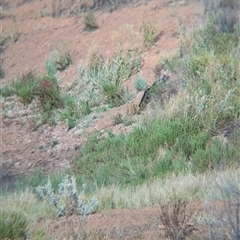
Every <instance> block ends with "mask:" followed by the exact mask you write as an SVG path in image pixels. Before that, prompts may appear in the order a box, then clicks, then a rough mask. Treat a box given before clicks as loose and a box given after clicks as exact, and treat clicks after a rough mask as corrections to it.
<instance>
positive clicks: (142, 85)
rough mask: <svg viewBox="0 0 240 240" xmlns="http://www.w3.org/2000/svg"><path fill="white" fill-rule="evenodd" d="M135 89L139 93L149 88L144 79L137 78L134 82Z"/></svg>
mask: <svg viewBox="0 0 240 240" xmlns="http://www.w3.org/2000/svg"><path fill="white" fill-rule="evenodd" d="M134 87H135V89H136V90H137V91H143V90H145V89H146V88H147V82H146V80H145V79H144V78H141V77H137V78H136V79H135V80H134Z"/></svg>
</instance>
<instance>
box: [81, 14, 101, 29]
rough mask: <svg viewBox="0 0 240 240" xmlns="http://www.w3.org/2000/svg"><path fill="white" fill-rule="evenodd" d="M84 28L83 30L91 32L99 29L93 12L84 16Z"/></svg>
mask: <svg viewBox="0 0 240 240" xmlns="http://www.w3.org/2000/svg"><path fill="white" fill-rule="evenodd" d="M84 26H85V30H87V31H92V30H95V29H97V28H99V26H98V23H97V19H96V17H95V15H94V13H93V12H88V13H86V14H85V16H84Z"/></svg>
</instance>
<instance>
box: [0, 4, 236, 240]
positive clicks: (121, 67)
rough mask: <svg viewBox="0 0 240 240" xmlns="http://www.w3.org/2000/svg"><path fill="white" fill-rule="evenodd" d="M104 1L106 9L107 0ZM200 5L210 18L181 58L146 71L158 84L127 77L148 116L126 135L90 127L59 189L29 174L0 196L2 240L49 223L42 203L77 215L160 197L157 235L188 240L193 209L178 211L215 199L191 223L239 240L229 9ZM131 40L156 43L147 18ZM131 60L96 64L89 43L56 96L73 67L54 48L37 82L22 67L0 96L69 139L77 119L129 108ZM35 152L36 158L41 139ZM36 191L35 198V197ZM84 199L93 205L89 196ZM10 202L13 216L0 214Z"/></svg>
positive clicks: (136, 63) (53, 180)
mask: <svg viewBox="0 0 240 240" xmlns="http://www.w3.org/2000/svg"><path fill="white" fill-rule="evenodd" d="M73 2H74V1H73ZM175 2H176V1H175ZM60 3H61V4H62V3H63V2H62V1H61V2H60ZM75 3H76V2H75ZM111 3H112V4H113V6H115V3H116V1H111ZM185 3H186V4H187V3H188V1H185ZM210 3H211V4H210ZM86 4H90V3H86ZM104 4H109V1H92V7H90V8H99V7H101V6H103V5H104ZM204 4H205V13H206V17H207V15H208V17H207V19H208V20H207V24H206V26H205V27H204V28H202V29H199V30H196V31H194V32H193V33H192V34H191V35H189V36H187V37H186V38H185V39H184V42H183V43H182V47H181V53H180V54H176V55H175V56H173V57H168V58H165V59H164V58H163V59H161V60H160V61H159V62H158V63H157V65H156V66H155V68H154V70H153V71H154V74H155V78H156V83H154V84H153V85H152V86H151V87H148V86H147V83H146V81H145V80H144V79H143V78H140V77H137V78H135V82H134V87H135V89H136V90H137V91H143V90H146V89H148V90H149V94H150V95H151V100H152V101H155V102H154V104H155V105H154V109H152V108H151V107H152V105H153V104H152V105H151V106H150V109H149V110H148V112H147V111H146V112H147V113H146V115H144V116H142V117H141V118H137V121H136V124H135V126H133V127H132V130H131V132H128V133H122V134H119V135H117V134H114V133H112V132H111V131H108V132H106V131H105V132H102V131H101V132H97V131H96V132H93V133H91V134H90V135H88V136H87V138H88V139H87V141H86V142H85V144H84V145H82V142H81V151H80V152H79V155H78V156H77V157H76V159H75V162H71V164H73V165H74V167H73V168H71V169H68V170H67V171H66V172H67V173H69V174H72V175H74V176H76V178H75V177H69V175H68V176H66V177H65V178H64V179H63V181H62V182H61V183H60V179H62V175H63V173H61V174H60V175H59V176H55V175H52V174H50V176H49V179H48V182H47V183H46V178H47V176H45V175H44V174H43V172H41V171H39V172H34V173H33V174H32V175H30V176H27V177H23V178H22V179H19V182H18V183H17V188H18V189H17V190H16V192H15V193H6V195H3V196H0V198H1V203H2V206H1V212H2V216H1V219H0V221H1V223H0V234H1V237H2V236H3V238H4V239H21V238H26V234H27V233H28V227H29V226H30V225H29V222H33V224H35V222H36V220H38V221H39V219H40V221H41V218H43V220H42V221H44V220H45V218H48V217H53V216H55V215H54V211H53V210H52V208H51V206H54V207H55V208H56V209H57V210H58V216H64V217H69V216H71V215H74V214H76V215H81V216H82V215H83V216H86V215H88V214H91V213H93V212H94V211H95V210H97V211H98V210H106V209H113V208H131V207H134V208H136V207H140V206H151V205H153V204H156V203H159V199H160V198H161V204H162V206H161V207H160V208H161V211H160V216H159V218H160V220H161V224H163V226H164V229H165V233H166V236H165V237H166V238H169V239H178V240H180V239H185V238H186V237H192V236H191V234H192V233H193V230H194V225H193V224H192V222H191V220H192V214H193V212H192V209H189V208H188V207H187V206H188V205H187V203H188V201H191V200H199V201H209V200H210V201H214V200H221V201H222V203H223V205H222V206H223V208H222V209H221V211H216V212H213V215H211V216H209V215H208V216H207V218H206V219H205V218H204V217H202V216H201V220H202V219H204V221H202V222H201V224H202V225H201V227H202V228H203V229H204V228H206V229H207V230H208V231H205V233H206V232H207V234H208V236H206V239H207V238H208V239H220V240H221V239H226V238H229V239H234V240H235V239H239V238H240V229H239V226H240V225H239V222H240V220H239V214H240V207H239V206H240V202H239V201H240V193H239V167H240V165H239V159H240V152H239V147H240V138H239V132H240V102H239V96H240V83H239V78H240V72H239V59H240V51H239V50H240V47H239V35H238V34H239V32H238V30H236V29H237V26H238V24H239V19H237V18H236V13H239V3H238V2H237V1H235V0H230V1H225V0H219V1H217V0H216V1H208V0H206V1H204ZM75 6H76V5H73V6H72V9H70V10H69V11H70V12H71V11H72V12H71V13H75V12H73V11H76V12H79V11H82V10H83V9H76V10H74V7H75ZM172 6H173V5H172ZM209 6H210V7H209ZM61 7H62V6H61ZM174 7H175V5H174ZM90 8H89V7H86V9H90ZM174 11H175V10H174ZM208 13H209V14H208ZM89 14H90V15H91V14H93V13H92V12H91V13H90V12H88V13H87V14H86V15H85V18H84V21H85V27H86V29H88V30H90V29H95V28H97V27H98V24H97V22H96V19H95V17H94V15H91V16H90V17H89V16H88V15H89ZM108 14H109V13H108ZM86 16H88V17H86ZM86 19H87V20H86ZM140 32H141V34H142V36H143V43H144V47H146V48H145V49H144V50H146V51H147V48H148V47H150V46H151V45H153V44H154V41H155V34H156V28H155V26H154V25H153V24H152V23H151V22H147V21H143V22H142V25H141V29H140ZM87 35H89V34H87ZM12 39H13V40H14V39H15V38H14V37H13V38H12ZM16 41H17V40H16ZM1 43H2V42H1ZM141 53H142V52H141V50H138V49H133V50H124V49H123V48H121V49H119V51H117V52H116V53H115V55H114V56H113V57H112V59H109V60H106V59H103V57H102V55H101V52H100V50H99V48H98V47H96V46H92V48H91V49H90V51H89V55H88V59H87V64H86V67H83V66H84V65H81V66H79V69H78V77H77V79H76V80H75V82H74V83H73V85H72V86H70V87H69V89H67V90H66V89H64V88H60V86H59V80H58V78H57V73H58V71H63V70H64V69H66V68H67V67H68V66H69V65H70V64H71V62H72V57H71V54H70V50H69V48H68V45H61V47H58V48H57V47H56V51H55V52H54V53H53V54H52V55H51V57H50V58H48V59H47V60H46V62H45V64H46V71H47V73H46V74H43V75H40V76H39V75H36V74H35V73H34V72H32V71H27V72H26V73H24V74H22V75H20V76H19V77H18V78H17V79H16V80H14V81H12V83H10V84H8V85H5V86H4V87H2V88H1V91H0V92H1V96H3V97H5V98H7V97H9V96H12V95H17V96H18V97H19V98H20V99H21V101H22V102H23V103H24V104H25V105H29V104H31V103H32V102H34V103H35V102H36V103H37V105H39V106H40V113H39V114H38V115H37V117H39V116H40V117H39V119H38V120H39V123H40V124H42V123H49V124H55V123H57V122H59V121H65V122H67V124H68V127H69V129H72V130H71V131H70V132H74V130H75V129H77V128H78V127H79V125H80V124H79V122H81V120H83V119H84V117H86V118H88V117H89V118H91V117H92V115H91V114H93V115H94V114H95V113H97V112H98V111H102V110H103V109H105V110H106V109H109V108H111V107H119V106H120V105H122V104H124V103H127V102H128V101H129V100H131V92H129V91H128V88H127V87H126V86H125V81H126V80H129V79H130V77H131V76H133V75H134V74H136V73H138V72H139V70H140V69H141V60H142V59H141ZM165 70H166V71H167V72H171V74H170V76H171V77H172V76H173V80H172V79H170V78H171V77H169V78H168V77H167V80H166V81H165V79H164V78H163V77H162V74H163V72H164V71H165ZM2 76H4V72H3V70H2V65H0V77H2ZM133 77H134V76H133ZM171 81H172V82H171ZM171 84H172V85H171ZM173 84H174V85H175V86H174V88H172V86H173ZM147 87H148V88H147ZM176 89H177V91H175V90H176ZM133 92H134V93H135V92H136V91H133ZM173 92H174V93H173ZM164 94H165V95H164ZM170 94H172V95H171V99H170V97H169V96H170ZM163 98H164V100H163ZM33 100H34V101H33ZM130 106H132V109H131V111H132V112H133V114H140V111H142V110H143V109H141V107H140V110H139V109H137V108H136V107H135V105H133V104H132V103H130ZM123 107H125V106H123ZM119 109H120V108H119ZM134 117H138V116H134ZM93 118H96V116H93V117H92V119H93ZM132 119H134V118H128V117H126V116H124V115H123V114H122V112H121V110H120V111H119V113H118V114H117V115H115V116H113V117H112V124H111V125H118V124H123V125H125V126H126V125H129V124H132V122H133V121H132ZM134 120H135V119H134ZM4 124H9V123H8V122H4ZM75 127H76V128H75ZM112 127H116V126H112ZM118 127H122V126H118ZM118 127H116V128H118ZM73 128H75V129H73ZM81 130H82V129H81ZM91 130H92V129H91ZM114 130H115V129H114ZM76 133H77V131H76ZM74 134H75V132H74ZM77 134H79V133H77ZM58 141H59V140H58V138H56V136H54V135H53V137H52V139H51V140H50V141H49V143H48V145H49V148H50V149H51V150H58V147H60V145H61V141H59V142H58ZM39 145H40V144H39ZM74 147H75V146H74ZM37 148H38V147H37ZM78 148H79V146H76V148H75V150H76V149H78ZM39 149H40V150H41V151H42V152H43V151H45V150H46V149H45V146H44V144H42V143H41V145H40V146H39ZM39 149H38V150H39ZM46 151H47V150H46ZM66 172H64V175H65V173H66ZM222 174H223V175H226V176H227V175H228V177H229V181H226V182H225V184H222V183H220V184H218V187H216V185H215V182H214V181H215V179H217V178H218V177H219V176H221V175H222ZM234 182H235V183H234ZM85 183H86V185H84V184H85ZM44 184H45V185H44ZM40 185H41V186H40ZM220 185H221V186H220ZM33 189H34V190H33ZM33 191H34V193H35V195H33ZM57 191H58V193H57ZM78 191H81V193H80V194H78ZM36 195H37V196H38V197H39V198H40V200H44V201H37V199H36V198H35V196H36ZM93 195H94V196H97V198H98V199H100V200H101V201H100V202H99V203H98V201H97V200H96V199H95V198H92V199H91V196H93ZM83 199H91V200H90V201H85V200H83ZM178 199H182V200H181V201H178ZM46 203H48V204H46ZM49 204H50V205H51V206H48V205H49ZM10 205H11V208H12V209H11V211H10V210H9V209H8V208H7V207H6V206H10ZM96 207H97V208H96ZM3 209H4V211H2V210H3ZM209 209H210V208H209ZM209 209H208V210H209ZM211 210H214V209H213V208H211ZM218 210H219V209H218ZM23 213H24V214H23ZM208 213H209V212H208V211H206V212H205V214H208ZM199 218H200V217H199ZM72 221H73V220H71V218H68V219H67V220H66V222H65V224H66V226H67V228H69V229H71V230H72V233H71V234H70V235H71V237H73V238H74V237H75V238H77V237H79V238H80V239H88V237H89V238H90V239H91V237H93V238H94V239H101V238H103V235H104V234H101V233H98V232H96V233H95V232H89V233H87V232H86V231H85V229H83V228H82V229H81V226H80V227H79V226H78V227H79V228H78V229H77V230H76V228H74V224H73V222H72ZM199 222H200V221H199ZM61 231H62V229H61ZM156 231H158V229H156ZM64 234H66V235H64V239H65V238H66V239H67V238H69V236H70V235H67V233H64ZM91 234H93V235H91ZM95 234H96V235H95ZM194 234H195V232H194ZM196 234H198V233H196ZM90 235H91V236H90ZM35 236H36V239H43V238H44V237H46V239H47V237H48V233H47V230H46V232H45V229H44V231H41V230H36V231H35V232H34V233H32V236H31V237H33V239H35V238H34V237H35ZM139 236H140V235H139ZM121 237H122V236H121ZM194 237H195V236H194ZM201 237H202V236H201ZM204 237H205V236H204ZM58 238H59V239H60V237H58ZM62 239H63V238H62ZM196 239H197V237H196Z"/></svg>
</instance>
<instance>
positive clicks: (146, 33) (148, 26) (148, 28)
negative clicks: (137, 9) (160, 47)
mask: <svg viewBox="0 0 240 240" xmlns="http://www.w3.org/2000/svg"><path fill="white" fill-rule="evenodd" d="M140 33H141V34H142V37H143V44H144V46H145V47H150V46H152V45H153V44H154V42H155V34H156V27H155V26H154V25H153V23H152V22H150V21H143V22H142V24H141V27H140Z"/></svg>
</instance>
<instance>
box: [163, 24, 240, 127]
mask: <svg viewBox="0 0 240 240" xmlns="http://www.w3.org/2000/svg"><path fill="white" fill-rule="evenodd" d="M238 42H239V40H238V37H237V36H236V35H234V34H230V33H217V34H213V33H212V32H211V31H210V30H209V28H206V29H203V30H200V31H196V32H194V34H193V35H192V37H191V38H189V39H186V41H185V43H184V44H183V47H182V58H179V59H178V58H173V59H170V60H165V65H166V66H167V67H168V68H169V70H171V71H172V72H178V76H179V79H180V80H181V81H182V85H183V86H185V87H186V90H187V92H188V94H189V98H188V104H189V105H190V106H191V109H189V110H188V111H191V112H192V113H191V114H192V115H196V116H199V117H200V118H199V119H200V121H201V122H202V124H203V125H204V128H205V129H206V130H210V129H212V130H215V131H216V130H221V129H223V128H224V127H225V126H226V125H227V124H228V123H229V122H231V121H233V120H234V119H236V118H237V116H238V115H239V113H240V102H239V100H238V98H239V87H240V85H239V76H240V75H239V66H238V65H239V61H238V59H239V44H238Z"/></svg>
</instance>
